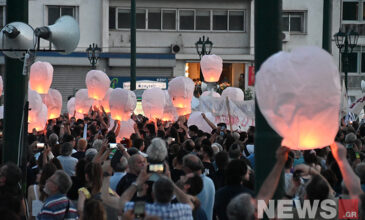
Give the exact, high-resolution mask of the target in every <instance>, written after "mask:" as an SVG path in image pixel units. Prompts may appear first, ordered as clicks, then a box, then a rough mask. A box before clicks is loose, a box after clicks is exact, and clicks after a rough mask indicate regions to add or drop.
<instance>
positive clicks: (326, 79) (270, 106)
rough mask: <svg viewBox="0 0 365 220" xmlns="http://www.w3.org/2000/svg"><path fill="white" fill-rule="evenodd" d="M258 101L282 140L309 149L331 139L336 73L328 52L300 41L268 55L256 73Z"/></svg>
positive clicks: (335, 115)
mask: <svg viewBox="0 0 365 220" xmlns="http://www.w3.org/2000/svg"><path fill="white" fill-rule="evenodd" d="M255 91H256V98H257V102H258V106H259V108H260V110H261V112H262V114H263V116H264V117H265V119H266V120H267V122H268V123H269V125H270V126H271V127H272V128H273V129H274V130H275V131H276V132H277V133H278V134H279V135H281V136H282V137H283V141H282V145H283V146H287V147H290V148H291V149H295V150H308V149H315V148H321V147H325V146H328V145H330V144H331V143H332V142H333V141H334V138H335V136H336V133H337V131H338V128H339V110H340V103H341V84H340V74H339V72H338V70H337V67H336V64H335V63H334V62H333V58H332V56H331V55H330V54H329V53H327V52H326V51H324V50H323V49H320V48H318V47H300V48H297V49H294V50H292V51H291V52H290V53H288V52H279V53H276V54H274V55H272V56H271V57H270V58H268V59H267V60H266V61H265V62H264V63H263V64H262V66H261V68H260V70H259V72H258V73H257V75H256V84H255Z"/></svg>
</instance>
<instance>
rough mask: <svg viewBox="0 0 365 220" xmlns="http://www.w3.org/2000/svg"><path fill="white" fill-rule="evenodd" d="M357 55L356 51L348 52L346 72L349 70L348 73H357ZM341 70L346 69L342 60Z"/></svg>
mask: <svg viewBox="0 0 365 220" xmlns="http://www.w3.org/2000/svg"><path fill="white" fill-rule="evenodd" d="M357 55H358V53H356V52H355V53H350V54H349V55H348V59H349V65H348V69H347V72H349V73H357V63H358V60H357ZM341 56H342V55H341ZM341 70H342V72H345V71H346V69H345V65H344V63H343V62H341Z"/></svg>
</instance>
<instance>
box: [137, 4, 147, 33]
mask: <svg viewBox="0 0 365 220" xmlns="http://www.w3.org/2000/svg"><path fill="white" fill-rule="evenodd" d="M136 28H137V29H146V10H145V9H137V10H136Z"/></svg>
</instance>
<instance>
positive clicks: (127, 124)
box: [117, 119, 135, 142]
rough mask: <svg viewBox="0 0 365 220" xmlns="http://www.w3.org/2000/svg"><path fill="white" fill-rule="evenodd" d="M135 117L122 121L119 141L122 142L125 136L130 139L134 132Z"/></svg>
mask: <svg viewBox="0 0 365 220" xmlns="http://www.w3.org/2000/svg"><path fill="white" fill-rule="evenodd" d="M134 124H135V122H134V121H133V119H128V120H127V121H122V122H120V129H119V134H118V136H117V142H120V141H121V140H122V139H123V138H126V139H130V137H131V134H133V133H134Z"/></svg>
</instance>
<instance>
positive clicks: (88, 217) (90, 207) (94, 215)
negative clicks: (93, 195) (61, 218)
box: [82, 199, 107, 220]
mask: <svg viewBox="0 0 365 220" xmlns="http://www.w3.org/2000/svg"><path fill="white" fill-rule="evenodd" d="M82 216H83V217H82V219H85V220H107V217H106V212H105V209H104V206H103V203H102V202H101V201H100V200H97V199H87V200H85V207H84V210H83V215H82Z"/></svg>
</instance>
